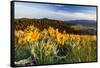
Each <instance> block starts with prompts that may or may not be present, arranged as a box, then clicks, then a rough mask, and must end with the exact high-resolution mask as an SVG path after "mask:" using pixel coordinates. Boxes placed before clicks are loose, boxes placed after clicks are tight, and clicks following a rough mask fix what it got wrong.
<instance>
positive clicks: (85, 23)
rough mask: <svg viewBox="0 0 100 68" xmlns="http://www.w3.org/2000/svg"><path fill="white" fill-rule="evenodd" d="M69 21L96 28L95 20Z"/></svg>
mask: <svg viewBox="0 0 100 68" xmlns="http://www.w3.org/2000/svg"><path fill="white" fill-rule="evenodd" d="M69 22H70V23H74V24H79V25H84V26H89V27H95V28H96V21H95V20H71V21H69Z"/></svg>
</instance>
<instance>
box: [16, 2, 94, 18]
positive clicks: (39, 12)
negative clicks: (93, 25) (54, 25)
mask: <svg viewBox="0 0 100 68" xmlns="http://www.w3.org/2000/svg"><path fill="white" fill-rule="evenodd" d="M59 6H60V5H59ZM22 17H26V18H49V19H57V20H78V19H86V20H96V14H88V13H83V12H73V13H72V12H68V11H62V10H58V11H53V10H51V9H46V8H37V7H35V6H34V7H30V6H25V5H17V4H16V5H15V18H22Z"/></svg>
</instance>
